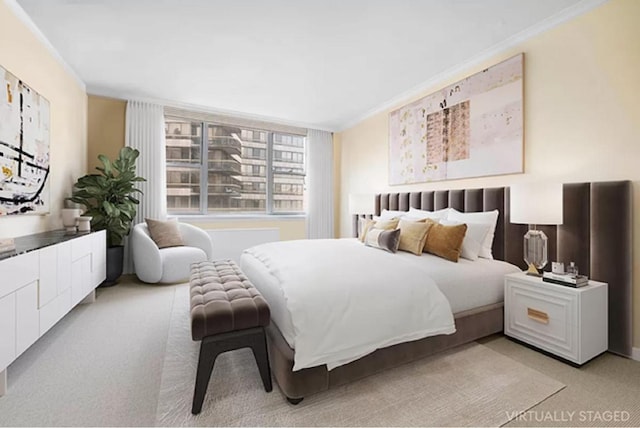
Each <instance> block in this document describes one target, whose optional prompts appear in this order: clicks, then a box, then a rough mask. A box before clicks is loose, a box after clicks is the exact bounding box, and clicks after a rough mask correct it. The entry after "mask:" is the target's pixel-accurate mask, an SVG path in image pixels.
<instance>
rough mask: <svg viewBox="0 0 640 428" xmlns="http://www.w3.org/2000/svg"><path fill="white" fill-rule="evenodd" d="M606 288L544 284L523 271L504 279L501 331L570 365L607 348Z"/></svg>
mask: <svg viewBox="0 0 640 428" xmlns="http://www.w3.org/2000/svg"><path fill="white" fill-rule="evenodd" d="M607 311H608V302H607V284H605V283H603V282H597V281H589V285H587V286H585V287H582V288H571V287H566V286H563V285H556V284H550V283H548V282H544V281H542V278H537V277H534V276H528V275H526V274H524V273H514V274H510V275H506V276H505V279H504V333H505V334H506V335H507V336H509V337H513V338H515V339H518V340H520V341H522V342H525V343H527V344H529V345H532V346H534V347H536V348H539V349H542V350H544V351H547V352H550V353H552V354H554V355H556V356H558V357H561V358H563V359H565V360H568V361H570V362H572V363H574V364H578V365H581V364H584V363H586V362H587V361H589V360H591V359H592V358H594V357H596V356H598V355H600V354H601V353H603V352H604V351H606V350H607V347H608V327H607V320H608V315H607Z"/></svg>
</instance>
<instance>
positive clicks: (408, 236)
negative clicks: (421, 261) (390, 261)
mask: <svg viewBox="0 0 640 428" xmlns="http://www.w3.org/2000/svg"><path fill="white" fill-rule="evenodd" d="M432 225H433V224H432V223H427V222H425V220H420V221H410V220H404V219H401V220H400V223H399V225H398V227H399V228H400V246H399V247H398V249H399V250H402V251H408V252H410V253H413V254H415V255H416V256H419V255H421V254H422V250H423V249H424V244H425V242H426V241H427V234H428V233H429V229H430V228H431V226H432Z"/></svg>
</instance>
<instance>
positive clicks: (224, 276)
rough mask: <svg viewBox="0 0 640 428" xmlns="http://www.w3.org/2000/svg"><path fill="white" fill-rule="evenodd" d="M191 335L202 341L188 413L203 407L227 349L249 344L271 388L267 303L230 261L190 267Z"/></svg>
mask: <svg viewBox="0 0 640 428" xmlns="http://www.w3.org/2000/svg"><path fill="white" fill-rule="evenodd" d="M190 286H191V337H192V338H193V340H200V341H201V343H200V357H199V359H198V370H197V374H196V385H195V390H194V394H193V406H192V408H191V413H193V414H198V413H200V410H201V409H202V403H203V401H204V396H205V394H206V393H207V386H208V384H209V380H210V378H211V372H212V371H213V365H214V363H215V361H216V357H217V356H218V355H219V354H221V353H223V352H227V351H232V350H234V349H240V348H247V347H248V348H251V350H252V351H253V355H254V357H255V359H256V363H257V365H258V369H259V370H260V377H262V383H263V384H264V389H265V390H266V391H267V392H269V391H271V390H272V384H271V370H270V368H269V354H268V353H267V341H266V335H265V330H264V328H265V327H266V326H268V325H269V319H270V312H269V306H268V305H267V302H266V301H265V300H264V298H263V297H262V296H261V295H260V293H259V292H258V290H256V289H255V287H254V286H253V284H251V282H250V281H249V280H248V279H247V277H246V276H245V274H244V273H242V271H241V270H240V268H239V267H238V265H236V264H235V263H234V262H233V261H232V260H218V261H213V262H200V263H194V264H192V265H191V280H190Z"/></svg>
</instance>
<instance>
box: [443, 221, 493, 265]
mask: <svg viewBox="0 0 640 428" xmlns="http://www.w3.org/2000/svg"><path fill="white" fill-rule="evenodd" d="M447 219H448V220H454V221H459V222H461V223H467V224H469V223H482V224H486V225H489V231H488V232H487V236H486V237H485V238H484V242H483V243H482V249H481V250H480V253H479V254H478V257H482V258H484V259H490V260H493V254H492V253H491V247H492V246H493V236H494V235H495V233H496V224H497V223H498V210H493V211H485V212H479V213H461V212H460V211H457V210H455V209H453V208H452V209H451V211H449V216H448V217H447Z"/></svg>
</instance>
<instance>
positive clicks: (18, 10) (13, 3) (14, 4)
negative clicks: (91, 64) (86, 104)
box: [4, 0, 87, 92]
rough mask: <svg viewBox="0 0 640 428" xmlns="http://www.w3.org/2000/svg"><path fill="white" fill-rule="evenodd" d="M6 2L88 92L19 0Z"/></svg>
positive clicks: (6, 0)
mask: <svg viewBox="0 0 640 428" xmlns="http://www.w3.org/2000/svg"><path fill="white" fill-rule="evenodd" d="M4 3H5V4H6V5H7V6H8V7H9V9H11V11H12V12H13V13H14V14H15V15H16V17H17V18H18V19H19V20H20V21H21V22H22V23H23V24H24V25H25V26H26V27H27V28H28V29H29V30H30V31H31V32H32V33H33V35H34V36H36V39H38V40H39V41H40V42H41V43H42V44H43V45H44V47H45V48H46V49H47V50H48V51H49V53H50V54H51V56H53V58H54V59H55V60H56V61H58V63H60V65H62V68H64V69H65V71H66V72H67V73H69V74H70V75H71V77H73V78H74V79H75V80H76V82H78V85H80V87H81V88H82V90H83V91H85V92H86V90H87V85H86V84H85V83H84V81H83V80H82V79H81V78H80V76H78V74H77V73H76V71H75V70H74V69H73V68H71V66H70V65H69V63H67V61H65V60H64V58H63V57H62V55H60V52H58V50H57V49H56V48H55V47H54V46H53V45H52V44H51V42H50V41H49V39H47V37H46V36H45V35H44V33H43V32H42V31H40V29H39V28H38V27H37V26H36V24H35V23H34V22H33V21H32V20H31V17H30V16H29V15H28V14H27V12H25V11H24V9H23V8H22V6H20V5H19V4H18V2H17V0H4Z"/></svg>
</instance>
